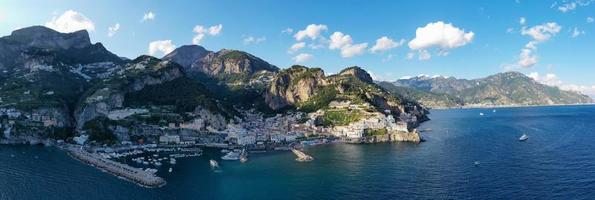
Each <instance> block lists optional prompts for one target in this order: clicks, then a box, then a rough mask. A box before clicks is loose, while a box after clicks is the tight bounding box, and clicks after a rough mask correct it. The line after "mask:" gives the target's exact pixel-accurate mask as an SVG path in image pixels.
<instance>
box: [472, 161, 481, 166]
mask: <svg viewBox="0 0 595 200" xmlns="http://www.w3.org/2000/svg"><path fill="white" fill-rule="evenodd" d="M473 164H475V166H478V165H480V164H481V163H480V162H479V161H475V162H473Z"/></svg>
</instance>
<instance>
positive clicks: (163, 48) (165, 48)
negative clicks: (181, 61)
mask: <svg viewBox="0 0 595 200" xmlns="http://www.w3.org/2000/svg"><path fill="white" fill-rule="evenodd" d="M175 49H176V45H174V44H173V43H172V41H171V40H158V41H153V42H151V43H149V51H148V52H149V55H155V54H157V53H158V52H161V53H162V54H163V55H166V54H168V53H170V52H172V51H174V50H175Z"/></svg>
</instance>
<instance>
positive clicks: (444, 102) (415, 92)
mask: <svg viewBox="0 0 595 200" xmlns="http://www.w3.org/2000/svg"><path fill="white" fill-rule="evenodd" d="M378 85H379V86H380V87H382V88H384V89H386V90H387V91H388V92H390V93H391V94H393V95H396V96H398V97H400V98H403V99H407V100H409V101H416V102H420V103H421V104H423V105H424V106H427V107H430V108H454V107H461V106H463V105H464V102H463V100H461V99H459V98H457V97H455V96H452V95H449V94H444V93H434V92H427V91H423V90H419V89H415V88H410V87H402V86H396V85H394V84H393V83H390V82H379V83H378Z"/></svg>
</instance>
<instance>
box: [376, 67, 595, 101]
mask: <svg viewBox="0 0 595 200" xmlns="http://www.w3.org/2000/svg"><path fill="white" fill-rule="evenodd" d="M393 84H394V85H395V86H400V87H405V88H411V89H415V90H417V91H421V92H425V93H419V92H418V95H417V97H418V98H417V99H419V100H420V102H421V103H422V104H424V105H428V106H429V105H435V106H437V107H458V106H502V105H554V104H580V103H593V99H591V98H590V97H588V96H586V95H583V94H580V93H578V92H573V91H565V90H561V89H559V88H557V87H552V86H548V85H544V84H541V83H538V82H537V81H535V80H533V79H532V78H530V77H527V76H525V75H524V74H522V73H519V72H504V73H498V74H495V75H491V76H488V77H486V78H480V79H473V80H467V79H456V78H452V77H450V78H446V77H434V78H430V77H427V76H418V77H413V78H410V79H401V80H397V81H395V82H393ZM383 85H384V87H385V88H387V89H388V88H392V89H393V90H394V89H395V88H393V87H391V86H390V85H387V84H383ZM421 95H423V96H425V97H427V98H419V97H421ZM436 95H449V96H448V98H447V99H451V100H454V101H455V102H462V104H458V103H457V104H452V103H448V102H451V101H450V100H449V101H444V100H445V99H444V98H442V99H441V98H439V97H440V96H436ZM442 97H445V96H442ZM453 98H454V99H453Z"/></svg>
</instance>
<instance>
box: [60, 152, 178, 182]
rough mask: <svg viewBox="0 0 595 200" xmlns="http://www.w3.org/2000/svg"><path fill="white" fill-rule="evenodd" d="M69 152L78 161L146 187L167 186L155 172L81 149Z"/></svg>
mask: <svg viewBox="0 0 595 200" xmlns="http://www.w3.org/2000/svg"><path fill="white" fill-rule="evenodd" d="M68 152H69V153H70V155H71V156H72V157H73V158H75V159H77V160H80V161H82V162H84V163H87V164H89V165H92V166H95V167H97V168H99V169H102V170H103V171H106V172H108V173H110V174H113V175H115V176H118V177H122V178H124V179H126V180H129V181H132V182H134V183H137V184H139V185H141V186H144V187H150V188H153V187H161V186H164V185H165V184H166V181H165V180H164V179H163V178H161V177H159V176H157V175H155V173H154V172H151V171H145V170H143V169H140V168H135V167H131V166H129V165H126V164H123V163H119V162H116V161H113V160H110V159H107V158H103V157H102V156H101V155H99V154H94V153H90V152H87V151H85V150H83V149H81V148H76V147H71V148H68Z"/></svg>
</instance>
